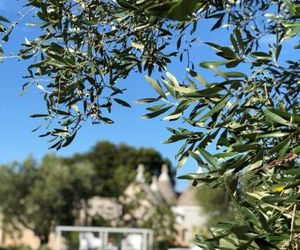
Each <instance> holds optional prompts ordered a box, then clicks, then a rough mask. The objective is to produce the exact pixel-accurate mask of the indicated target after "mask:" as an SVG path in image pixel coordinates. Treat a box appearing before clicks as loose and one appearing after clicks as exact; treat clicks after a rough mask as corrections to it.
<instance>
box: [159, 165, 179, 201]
mask: <svg viewBox="0 0 300 250" xmlns="http://www.w3.org/2000/svg"><path fill="white" fill-rule="evenodd" d="M157 186H158V189H159V192H160V193H161V195H162V197H163V198H164V200H165V201H166V202H167V203H168V204H174V203H175V202H176V193H175V191H174V188H173V185H172V183H171V180H170V176H169V169H168V166H167V165H166V164H163V165H162V169H161V174H160V176H159V177H158V182H157Z"/></svg>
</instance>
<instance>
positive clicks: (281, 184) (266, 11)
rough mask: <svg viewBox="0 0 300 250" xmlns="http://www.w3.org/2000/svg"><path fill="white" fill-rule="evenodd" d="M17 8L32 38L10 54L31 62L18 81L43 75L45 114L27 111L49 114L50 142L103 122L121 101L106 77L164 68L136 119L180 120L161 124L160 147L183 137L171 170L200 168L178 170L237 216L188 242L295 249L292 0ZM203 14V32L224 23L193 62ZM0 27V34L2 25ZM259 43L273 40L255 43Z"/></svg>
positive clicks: (60, 142) (38, 2) (34, 0)
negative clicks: (204, 56)
mask: <svg viewBox="0 0 300 250" xmlns="http://www.w3.org/2000/svg"><path fill="white" fill-rule="evenodd" d="M28 4H29V6H31V7H32V6H33V7H34V8H33V9H34V11H36V12H37V19H38V20H39V21H40V22H41V24H40V26H39V27H40V28H41V33H42V34H41V35H40V36H39V37H37V38H36V39H35V40H32V41H28V42H26V43H25V44H24V45H23V48H22V49H21V50H20V53H19V55H20V57H21V58H22V59H25V60H27V59H30V60H32V58H34V59H35V61H34V63H32V64H31V65H30V66H29V73H28V76H27V78H28V79H29V80H31V81H34V82H36V81H38V82H39V80H40V79H41V78H42V80H44V79H46V80H50V83H49V84H47V85H46V84H45V85H44V84H39V85H38V86H39V88H40V89H44V90H45V92H44V99H45V100H46V104H47V111H46V112H45V114H37V115H34V117H42V119H45V120H46V121H50V120H54V121H60V123H57V124H56V123H55V122H53V123H52V124H53V127H49V128H50V130H48V131H46V133H45V134H44V136H51V137H54V139H55V140H56V141H55V142H54V144H53V145H52V147H54V148H57V149H59V148H61V147H63V146H67V145H68V144H69V143H70V142H71V141H72V140H73V138H74V137H75V135H76V132H77V130H78V129H79V128H80V126H81V123H82V122H84V121H86V120H87V119H88V118H91V120H92V122H94V123H112V122H113V121H112V120H111V119H110V118H109V117H107V114H109V113H110V112H111V108H112V104H113V103H117V104H120V105H123V106H127V107H128V106H129V105H128V104H127V103H126V102H125V101H124V100H122V99H119V98H116V95H118V94H122V93H123V92H124V90H123V89H120V88H118V87H117V80H119V79H123V78H126V77H127V76H128V74H129V73H130V72H132V71H133V70H138V71H139V72H147V73H148V74H149V75H151V72H152V71H154V70H156V69H157V70H158V71H163V72H164V73H165V74H166V76H164V77H163V78H162V79H159V80H158V81H156V80H155V79H153V78H151V77H150V76H146V79H147V81H148V82H149V83H150V84H151V85H152V86H153V88H154V89H155V91H156V93H157V95H156V96H155V97H153V98H145V99H143V100H140V102H144V103H152V102H153V103H154V106H151V107H149V108H147V110H148V111H149V113H148V114H146V115H145V118H153V117H156V116H159V115H162V114H163V113H166V112H167V115H166V116H165V120H170V121H174V120H181V121H184V122H185V124H186V126H185V127H179V128H169V131H170V132H171V134H172V135H171V137H170V138H169V140H168V141H167V142H169V143H172V142H176V141H184V144H183V146H182V147H181V148H180V150H179V153H178V156H177V157H178V160H179V165H183V164H184V162H185V161H186V159H187V158H188V157H190V156H191V157H193V158H195V159H196V160H197V164H199V165H201V166H206V168H207V169H206V172H205V173H203V174H198V175H196V174H195V175H187V176H185V177H186V178H190V179H193V180H194V181H195V183H197V182H201V183H207V185H210V186H213V187H220V188H223V189H225V190H226V191H227V193H228V195H230V197H231V200H232V201H233V202H234V203H235V205H236V206H237V210H238V211H239V212H240V213H241V216H242V218H243V219H241V220H239V222H238V223H231V224H228V223H227V224H221V225H220V227H218V228H217V229H215V230H213V231H212V235H213V237H212V238H211V239H208V240H205V239H203V238H201V237H200V236H199V237H197V241H198V242H199V245H200V246H202V247H205V248H207V249H245V248H247V249H278V248H281V249H298V248H299V220H298V219H297V218H298V217H299V208H298V206H299V190H298V186H299V159H298V154H299V152H300V149H299V134H300V133H299V121H300V119H299V117H300V115H299V113H300V112H299V86H300V85H299V81H300V73H299V58H296V59H295V58H294V57H293V58H292V57H290V56H287V55H285V54H284V53H283V52H284V50H285V48H286V47H287V46H288V47H290V48H292V47H294V48H295V54H294V55H293V56H297V55H299V53H296V52H297V51H296V49H299V47H300V46H299V32H300V30H299V27H300V22H299V17H300V7H299V3H298V1H292V0H273V1H266V0H247V1H240V0H216V1H215V0H209V1H200V0H199V1H198V0H193V1H189V0H174V1H169V0H166V1H158V0H151V1H149V0H147V1H143V0H142V1H135V0H128V1H126V0H119V1H100V0H98V1H96V0H87V1H81V0H79V1H71V0H69V1H60V0H57V1H43V0H31V1H28ZM203 19H210V20H211V21H214V23H213V24H211V22H207V23H208V25H211V29H212V32H213V31H214V30H219V29H221V28H223V27H224V26H225V27H227V39H224V43H223V42H222V43H221V44H217V42H216V41H215V40H214V37H213V36H212V40H211V41H207V42H205V44H206V45H207V46H209V47H211V48H212V49H213V50H215V52H216V56H218V57H220V58H221V59H220V60H210V59H208V60H206V61H203V62H200V68H196V67H195V62H191V61H190V49H191V48H192V47H193V44H195V42H198V37H197V36H198V35H197V31H198V30H199V29H201V22H200V21H201V20H203ZM4 22H5V20H4ZM1 23H3V19H2V20H1ZM198 24H199V25H198ZM1 25H2V24H1ZM3 27H4V26H3ZM3 27H2V31H4V38H3V40H4V41H6V40H7V39H8V34H9V33H10V31H11V29H9V28H8V29H6V31H5V27H4V28H3ZM269 38H271V39H272V38H274V39H273V42H270V43H269V44H268V45H267V46H264V45H263V44H264V42H265V41H266V40H268V39H269ZM174 40H175V41H174ZM226 41H227V43H226V44H225V42H226ZM174 42H176V45H177V49H175V51H173V50H172V48H173V47H172V45H173V44H174ZM169 45H171V46H169ZM184 45H185V46H184ZM172 56H174V57H175V56H178V57H179V60H184V59H185V60H186V61H187V66H188V69H187V77H186V78H185V79H184V80H177V79H176V77H175V76H174V75H172V74H171V73H170V72H166V66H167V65H168V63H170V62H171V58H172ZM197 63H198V62H197ZM205 70H206V71H205ZM202 71H203V72H205V73H206V72H208V71H210V72H211V73H212V74H211V77H205V78H204V77H203V76H202ZM164 73H163V75H164ZM209 144H211V145H210V146H209ZM212 149H213V150H212ZM208 151H210V152H208ZM248 186H249V187H251V189H250V190H252V191H251V192H249V191H246V190H247V188H245V187H248ZM253 199H256V202H255V205H253V204H254V203H253Z"/></svg>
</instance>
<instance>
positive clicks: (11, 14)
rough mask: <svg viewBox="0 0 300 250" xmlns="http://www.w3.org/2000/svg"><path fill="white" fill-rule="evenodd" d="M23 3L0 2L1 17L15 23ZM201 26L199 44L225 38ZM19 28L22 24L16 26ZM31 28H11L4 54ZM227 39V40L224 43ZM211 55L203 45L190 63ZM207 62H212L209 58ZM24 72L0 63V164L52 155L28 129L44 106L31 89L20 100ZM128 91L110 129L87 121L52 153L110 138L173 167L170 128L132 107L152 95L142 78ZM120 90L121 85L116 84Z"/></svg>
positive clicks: (135, 77) (130, 82)
mask: <svg viewBox="0 0 300 250" xmlns="http://www.w3.org/2000/svg"><path fill="white" fill-rule="evenodd" d="M22 2H23V3H24V1H20V2H18V1H13V0H0V15H2V16H5V17H8V18H9V19H11V20H16V19H17V16H16V13H17V12H18V11H19V10H20V6H21V3H22ZM201 24H203V29H201V32H200V39H201V40H204V41H208V40H211V39H212V38H213V40H216V39H217V40H224V37H227V36H224V34H225V33H224V32H222V31H221V32H219V33H217V32H214V33H211V32H208V30H207V24H205V23H201V22H200V24H199V26H200V27H201ZM20 27H21V26H20ZM30 32H31V28H29V27H26V26H24V25H23V26H22V27H21V28H18V29H16V32H15V33H14V34H13V35H12V36H11V39H10V43H9V44H7V45H5V46H4V48H5V51H6V54H9V53H10V52H12V51H16V45H17V44H20V42H22V41H24V38H25V37H30V36H32V34H30ZM225 40H226V39H225ZM212 55H213V54H212V51H211V50H210V49H209V48H208V47H207V46H204V45H197V46H196V48H195V49H194V52H193V55H192V59H193V60H194V61H195V62H196V63H198V62H200V61H201V60H204V59H206V60H207V58H208V57H211V56H212ZM209 59H210V60H211V58H209ZM185 66H186V65H180V64H179V63H175V64H174V65H172V66H171V67H170V71H171V72H173V73H174V72H175V75H176V77H178V79H180V77H183V75H182V74H181V73H182V72H183V69H184V68H185ZM25 73H26V64H25V63H23V62H19V61H18V60H16V59H9V60H6V61H5V62H4V63H1V64H0V75H1V81H0V84H1V91H0V117H1V123H0V136H1V142H2V143H1V144H2V145H1V148H0V164H1V163H7V162H11V161H14V160H19V161H21V160H23V159H24V158H26V156H28V155H29V154H32V155H33V156H34V157H35V158H37V159H40V158H41V157H42V156H43V155H45V154H47V153H50V152H54V151H49V150H48V147H49V146H50V145H49V144H48V143H47V141H46V140H45V139H43V138H39V137H38V133H32V132H31V130H32V129H34V128H35V127H36V126H38V125H39V121H38V120H35V119H32V118H29V116H30V115H31V114H33V113H43V110H44V107H45V106H44V102H43V99H42V95H41V94H40V93H39V90H38V89H36V88H31V89H29V90H28V91H27V92H26V94H25V95H23V96H21V95H20V93H21V89H22V85H23V84H24V83H25V81H24V79H22V75H24V74H25ZM120 84H121V85H123V86H124V87H125V88H127V89H128V90H127V92H126V93H125V96H124V97H125V100H126V101H127V102H129V103H130V104H131V106H132V108H131V109H128V108H124V107H121V106H117V105H115V107H114V108H113V114H112V118H113V120H114V121H115V124H113V125H107V126H103V125H91V124H90V123H86V124H85V126H84V127H83V128H82V129H81V130H80V132H79V133H78V135H77V137H76V139H75V140H74V141H73V143H72V144H71V145H69V146H68V147H67V148H64V149H62V150H60V151H59V152H56V154H58V155H64V156H67V155H72V154H73V153H75V152H85V151H87V150H89V149H90V148H91V147H92V146H93V145H94V144H95V143H96V142H97V141H101V140H109V141H111V142H113V143H117V144H118V143H126V144H128V145H132V146H136V147H142V146H143V147H153V148H155V149H157V150H158V151H159V152H160V153H161V154H162V155H163V156H164V157H167V158H169V159H170V160H171V161H172V162H173V165H174V166H175V165H176V160H175V159H174V156H175V154H176V153H177V151H178V149H179V147H180V145H181V143H177V144H163V143H162V142H163V141H164V140H166V139H167V138H168V136H169V133H168V131H167V130H166V129H165V127H166V126H170V125H172V124H170V123H168V122H164V121H162V118H158V119H154V120H144V119H141V116H142V115H143V114H145V113H146V111H145V108H146V106H145V105H140V104H136V103H135V100H137V99H139V98H144V97H153V96H155V92H154V91H153V90H152V88H151V87H150V85H149V84H148V83H147V82H146V81H145V79H144V75H139V74H132V75H131V76H130V77H129V78H128V79H126V80H124V81H122V82H120ZM119 86H120V85H119ZM196 170H197V165H196V162H194V161H192V160H189V161H188V162H187V164H186V166H185V167H183V168H182V169H179V170H178V173H177V175H182V174H183V173H188V172H195V171H196ZM187 184H188V182H186V181H182V180H181V181H179V180H178V182H177V189H178V190H182V189H184V188H185V187H186V186H187Z"/></svg>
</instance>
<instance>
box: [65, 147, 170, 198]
mask: <svg viewBox="0 0 300 250" xmlns="http://www.w3.org/2000/svg"><path fill="white" fill-rule="evenodd" d="M64 160H65V162H66V163H67V164H74V163H75V162H82V161H83V162H85V161H88V162H90V163H91V164H92V165H93V167H94V169H95V175H94V178H92V181H93V185H94V187H95V189H94V194H95V195H100V196H104V197H105V196H109V197H119V196H120V195H122V194H123V192H124V190H125V188H126V187H127V186H128V184H129V183H131V182H132V181H133V180H134V178H135V176H136V168H137V166H138V164H144V165H145V168H146V172H147V173H148V174H149V176H148V177H151V175H153V174H155V175H158V174H160V171H161V166H162V164H163V163H167V164H168V166H169V173H170V176H171V177H172V178H171V180H172V182H173V184H175V171H174V170H173V169H172V165H171V163H170V161H169V160H167V159H164V158H163V157H162V156H161V154H160V153H159V152H157V151H156V150H155V149H152V148H135V147H131V146H128V145H126V144H120V145H114V144H113V143H111V142H107V141H104V142H98V143H97V144H96V145H95V146H93V147H92V149H91V150H89V151H88V152H86V153H82V154H75V155H74V156H72V157H68V158H65V159H64ZM103 180H105V181H103Z"/></svg>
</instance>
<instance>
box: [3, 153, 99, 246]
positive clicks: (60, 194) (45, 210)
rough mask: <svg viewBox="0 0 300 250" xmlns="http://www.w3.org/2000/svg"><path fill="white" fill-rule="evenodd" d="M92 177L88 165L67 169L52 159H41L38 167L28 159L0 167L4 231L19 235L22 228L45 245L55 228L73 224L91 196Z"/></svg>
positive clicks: (80, 164) (53, 157)
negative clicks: (20, 162)
mask: <svg viewBox="0 0 300 250" xmlns="http://www.w3.org/2000/svg"><path fill="white" fill-rule="evenodd" d="M94 175H95V173H94V170H93V168H92V166H91V165H90V164H88V163H84V164H82V163H79V164H74V165H72V166H67V165H65V164H63V161H62V160H61V159H59V158H58V157H56V156H53V155H48V156H46V157H44V159H43V161H42V163H41V164H40V165H37V164H35V163H34V161H32V159H29V160H26V161H25V162H24V163H22V164H14V165H13V167H12V166H2V167H1V173H0V178H1V181H2V185H1V187H0V194H1V200H0V209H1V213H2V215H3V218H4V223H3V224H4V229H5V231H8V233H9V231H10V229H11V231H12V232H13V231H14V230H18V229H19V231H20V233H21V231H22V228H24V227H25V228H27V229H30V230H32V231H33V232H34V233H35V235H36V236H38V237H39V239H40V241H41V244H46V243H47V242H48V237H49V235H50V232H52V231H53V229H54V227H55V225H58V224H66V225H68V224H70V225H73V224H74V222H75V219H76V218H78V212H79V210H80V209H81V208H82V207H83V205H82V201H87V199H88V198H89V197H90V195H91V194H92V192H91V191H92V188H93V187H92V183H91V182H90V179H91V178H92V177H94ZM20 226H21V227H20Z"/></svg>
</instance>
